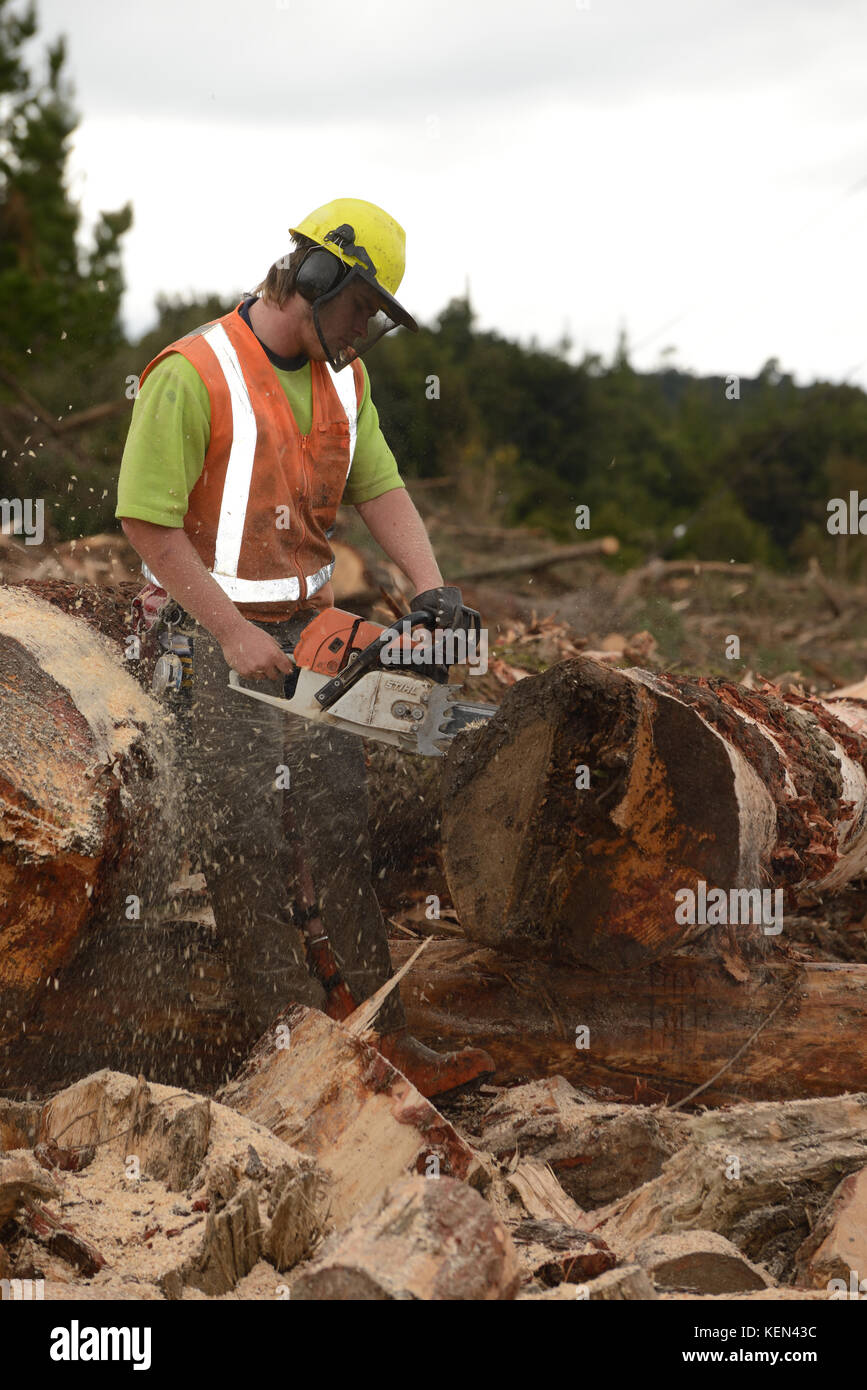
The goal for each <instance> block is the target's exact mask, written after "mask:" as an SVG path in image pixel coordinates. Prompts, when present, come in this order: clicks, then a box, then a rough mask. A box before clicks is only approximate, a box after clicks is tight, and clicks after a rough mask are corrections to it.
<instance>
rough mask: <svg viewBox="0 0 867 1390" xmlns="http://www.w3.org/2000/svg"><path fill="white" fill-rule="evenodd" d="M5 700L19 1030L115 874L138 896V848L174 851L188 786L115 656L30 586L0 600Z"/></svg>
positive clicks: (5, 1013) (11, 938) (2, 942)
mask: <svg viewBox="0 0 867 1390" xmlns="http://www.w3.org/2000/svg"><path fill="white" fill-rule="evenodd" d="M0 700H2V709H3V720H2V729H0V1020H2V1021H4V1022H7V1024H8V1021H9V1020H10V1019H11V1020H14V1022H15V1024H16V1025H17V1026H18V1028H20V1025H21V1022H22V1020H23V1019H25V1018H26V1017H27V1015H28V1014H29V1013H30V1012H31V1010H32V1006H33V1003H34V999H35V996H36V995H37V994H38V993H39V992H40V991H41V992H42V993H44V992H45V989H46V985H48V984H50V982H51V980H52V977H53V976H54V975H55V974H56V972H57V971H58V970H59V969H60V968H61V967H62V966H63V965H64V964H65V963H66V962H67V961H68V959H69V958H70V956H71V954H72V952H73V949H74V947H75V945H76V941H77V937H78V935H79V933H80V932H81V930H82V928H83V926H84V925H85V924H86V923H87V922H89V921H90V920H91V919H92V916H93V913H94V908H95V904H97V903H99V902H101V901H103V900H104V898H105V896H106V894H107V892H108V884H109V880H110V879H111V881H112V883H113V886H114V888H115V891H120V890H119V887H118V883H117V878H116V876H113V875H112V874H110V872H109V871H110V870H114V869H115V868H116V866H117V865H118V863H123V864H124V866H125V869H126V873H125V875H124V877H125V878H126V885H127V892H132V893H134V892H135V887H134V885H135V884H136V883H137V882H138V880H137V879H136V875H135V873H133V872H132V871H131V867H130V856H131V850H132V848H133V847H134V846H135V845H147V844H148V843H150V844H151V845H152V846H156V845H158V844H159V843H160V841H161V840H163V839H164V836H163V835H162V834H161V831H162V830H163V828H164V826H165V825H166V822H167V820H170V817H171V813H172V807H173V806H174V805H175V795H176V788H177V777H176V775H175V769H174V765H173V762H172V757H171V744H170V740H169V739H168V738H167V736H166V733H165V715H164V714H163V713H162V711H161V710H160V709H159V707H158V706H157V704H156V702H155V701H153V700H152V699H151V698H150V697H149V696H148V695H147V694H145V692H144V691H143V690H142V689H141V687H140V686H139V684H138V683H137V682H136V681H135V680H134V679H133V678H132V676H130V675H129V674H128V672H127V671H126V670H125V669H124V667H123V663H122V661H121V660H119V659H118V655H117V653H116V651H115V650H113V649H112V647H111V646H110V644H109V643H108V642H107V641H106V640H105V639H104V638H103V637H101V635H100V634H99V633H97V632H95V631H94V630H93V629H92V628H91V627H90V626H88V625H87V624H86V623H81V622H76V621H75V620H74V619H70V618H69V617H67V616H66V615H65V614H64V613H63V612H61V611H60V610H58V609H57V608H56V607H54V606H52V605H51V604H48V603H45V602H43V601H42V600H40V599H39V598H37V597H35V596H34V595H33V594H31V593H28V591H27V590H26V589H24V588H5V589H0ZM162 858H163V859H164V858H165V855H164V854H163V855H162ZM151 871H153V872H154V873H157V875H158V871H157V870H156V869H155V868H154V864H153V855H152V856H151V859H150V860H149V861H148V864H147V873H150V872H151ZM140 872H141V873H142V877H143V878H144V877H145V876H146V871H145V866H144V865H143V866H141V870H140ZM80 1002H81V1001H80Z"/></svg>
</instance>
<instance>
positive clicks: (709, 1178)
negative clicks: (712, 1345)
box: [593, 1094, 867, 1280]
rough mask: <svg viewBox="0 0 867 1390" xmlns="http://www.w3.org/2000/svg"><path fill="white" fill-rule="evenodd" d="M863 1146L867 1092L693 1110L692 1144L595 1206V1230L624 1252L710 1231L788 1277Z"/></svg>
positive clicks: (865, 1151)
mask: <svg viewBox="0 0 867 1390" xmlns="http://www.w3.org/2000/svg"><path fill="white" fill-rule="evenodd" d="M865 1155H867V1094H861V1095H847V1096H839V1097H837V1098H836V1099H825V1100H806V1101H788V1102H786V1103H784V1104H773V1103H768V1104H762V1105H749V1106H738V1107H735V1108H733V1109H732V1110H721V1111H713V1112H708V1113H707V1114H704V1115H696V1116H693V1117H692V1118H691V1119H690V1142H689V1144H687V1145H686V1146H685V1147H684V1148H682V1149H680V1150H679V1151H678V1152H677V1153H676V1154H674V1155H673V1156H672V1157H671V1158H669V1159H668V1160H667V1161H666V1163H665V1164H664V1166H663V1169H662V1172H661V1173H660V1174H659V1176H658V1177H656V1178H653V1179H651V1181H650V1182H646V1183H644V1185H643V1186H642V1187H639V1188H638V1190H637V1191H636V1192H633V1193H630V1194H629V1195H628V1196H625V1197H621V1198H619V1199H618V1201H616V1202H613V1203H611V1204H610V1205H609V1206H607V1207H602V1208H600V1209H599V1210H598V1211H597V1212H595V1213H594V1217H595V1224H594V1225H593V1230H594V1231H596V1232H597V1233H598V1234H600V1235H602V1236H604V1237H605V1239H606V1241H607V1242H608V1244H609V1245H610V1246H611V1248H612V1249H613V1250H615V1251H616V1252H617V1254H618V1255H619V1256H620V1257H621V1258H622V1259H632V1258H633V1257H635V1255H636V1252H637V1248H638V1246H640V1244H641V1243H642V1242H643V1241H645V1240H647V1239H648V1238H650V1237H652V1236H657V1235H667V1234H671V1233H677V1232H680V1231H683V1230H686V1229H702V1230H708V1231H716V1232H717V1233H718V1234H719V1235H723V1236H727V1237H728V1239H729V1240H731V1241H732V1242H733V1243H734V1244H735V1245H736V1246H737V1247H738V1249H739V1250H741V1251H742V1252H743V1253H744V1254H745V1255H747V1256H748V1257H749V1258H750V1259H751V1260H753V1261H755V1262H757V1263H760V1264H763V1265H764V1266H765V1267H766V1268H767V1270H768V1272H769V1273H770V1274H771V1275H772V1276H773V1277H774V1278H776V1279H779V1280H788V1279H789V1278H790V1277H791V1275H792V1273H793V1268H794V1260H795V1255H796V1252H797V1250H798V1248H799V1247H800V1246H801V1245H802V1243H803V1241H804V1240H805V1239H806V1237H807V1235H808V1233H809V1230H810V1228H811V1226H812V1225H813V1224H814V1222H815V1218H816V1216H817V1214H818V1212H819V1211H820V1210H821V1208H822V1207H823V1206H824V1205H825V1203H826V1201H827V1199H828V1197H829V1196H830V1195H831V1193H832V1192H833V1190H834V1188H835V1187H836V1186H837V1184H838V1182H839V1180H840V1175H841V1174H847V1173H855V1172H858V1171H859V1170H860V1169H861V1168H863V1167H864V1162H865Z"/></svg>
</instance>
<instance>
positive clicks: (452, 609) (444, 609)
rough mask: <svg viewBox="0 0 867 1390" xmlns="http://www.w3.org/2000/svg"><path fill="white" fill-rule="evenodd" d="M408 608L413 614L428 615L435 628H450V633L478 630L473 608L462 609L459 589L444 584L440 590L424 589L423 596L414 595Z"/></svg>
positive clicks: (462, 603)
mask: <svg viewBox="0 0 867 1390" xmlns="http://www.w3.org/2000/svg"><path fill="white" fill-rule="evenodd" d="M409 606H410V609H411V611H412V612H413V613H417V612H419V611H422V612H425V613H430V615H431V617H432V618H434V619H435V622H436V626H437V627H440V628H446V627H447V628H451V629H452V631H459V630H460V629H461V628H471V627H475V629H476V631H478V630H479V626H480V623H481V619H480V617H479V614H478V613H477V612H476V610H475V609H474V608H465V607H464V601H463V597H462V595H461V591H460V589H454V588H450V587H449V586H448V585H445V584H444V585H443V586H442V588H440V589H425V591H424V593H423V594H416V596H415V598H414V599H412V600H411V602H410V605H409Z"/></svg>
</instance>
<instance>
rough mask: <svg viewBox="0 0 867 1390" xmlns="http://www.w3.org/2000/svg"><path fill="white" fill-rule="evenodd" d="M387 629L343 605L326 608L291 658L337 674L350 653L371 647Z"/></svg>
mask: <svg viewBox="0 0 867 1390" xmlns="http://www.w3.org/2000/svg"><path fill="white" fill-rule="evenodd" d="M384 630H385V629H384V628H383V626H382V625H381V624H380V623H369V622H367V621H366V619H364V618H359V617H358V615H357V614H355V613H346V612H344V611H343V609H342V608H323V610H322V612H321V613H320V614H319V615H318V617H316V618H313V619H312V621H311V622H309V623H308V624H307V626H306V627H305V629H304V631H303V632H302V633H301V636H300V637H299V639H298V642H297V643H296V646H295V648H294V650H293V652H292V660H293V661H294V662H295V664H296V666H303V667H304V668H305V670H307V671H317V672H319V673H320V674H321V675H323V676H335V675H337V673H338V672H339V671H342V670H343V668H344V666H345V665H346V662H347V659H348V657H349V654H350V652H352V651H362V650H363V649H364V648H365V647H369V646H370V644H371V642H375V641H376V639H377V637H378V636H379V634H380V633H381V632H383V631H384Z"/></svg>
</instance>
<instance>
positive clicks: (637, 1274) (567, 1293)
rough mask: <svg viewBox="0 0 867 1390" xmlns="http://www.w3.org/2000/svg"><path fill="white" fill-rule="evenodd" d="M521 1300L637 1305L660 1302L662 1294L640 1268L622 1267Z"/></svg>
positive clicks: (638, 1266) (525, 1296) (525, 1295)
mask: <svg viewBox="0 0 867 1390" xmlns="http://www.w3.org/2000/svg"><path fill="white" fill-rule="evenodd" d="M518 1297H519V1298H520V1299H522V1300H525V1301H527V1302H531V1301H532V1302H541V1301H543V1300H544V1301H545V1302H549V1301H551V1302H555V1303H573V1302H575V1301H576V1300H577V1299H580V1300H582V1301H583V1300H586V1301H588V1302H594V1303H597V1302H598V1303H634V1302H644V1301H645V1300H646V1299H651V1298H658V1297H659V1294H658V1293H657V1292H656V1289H655V1288H654V1287H653V1285H652V1284H651V1282H650V1280H649V1279H648V1277H647V1275H646V1273H645V1272H644V1270H643V1269H642V1268H641V1266H640V1265H620V1266H618V1268H617V1269H610V1270H608V1271H607V1272H606V1273H605V1274H600V1275H599V1276H598V1277H597V1278H596V1279H591V1280H590V1281H589V1282H587V1283H581V1284H572V1283H568V1282H564V1283H562V1284H557V1285H555V1287H554V1288H553V1289H545V1291H544V1292H543V1293H537V1292H535V1290H534V1291H528V1292H527V1293H522V1294H519V1295H518Z"/></svg>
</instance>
